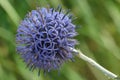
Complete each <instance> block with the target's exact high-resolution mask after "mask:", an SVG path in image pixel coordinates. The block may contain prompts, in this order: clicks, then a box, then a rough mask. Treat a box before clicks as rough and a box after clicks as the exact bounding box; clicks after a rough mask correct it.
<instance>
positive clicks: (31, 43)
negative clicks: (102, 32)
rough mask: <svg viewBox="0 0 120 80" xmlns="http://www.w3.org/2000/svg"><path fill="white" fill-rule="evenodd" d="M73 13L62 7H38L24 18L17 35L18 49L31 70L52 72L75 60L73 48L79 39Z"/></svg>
mask: <svg viewBox="0 0 120 80" xmlns="http://www.w3.org/2000/svg"><path fill="white" fill-rule="evenodd" d="M75 35H76V32H75V25H74V24H72V20H71V16H70V15H69V14H68V12H66V13H65V14H64V12H63V10H62V9H61V8H60V7H58V8H57V9H56V10H55V9H53V8H50V9H48V8H38V9H36V10H32V11H31V12H29V13H28V14H27V15H26V17H25V18H24V20H23V21H21V23H20V25H19V27H18V30H17V34H16V42H17V52H18V53H19V54H20V55H21V57H22V58H23V59H24V61H25V63H26V64H27V66H28V67H29V68H30V70H34V69H38V70H41V69H42V70H44V71H45V72H46V71H48V72H49V71H50V70H52V69H59V67H60V66H61V65H62V64H63V63H64V62H65V61H68V60H70V59H73V54H72V51H71V50H70V47H71V48H74V46H75V44H76V41H75V40H74V39H72V38H73V37H74V36H75Z"/></svg>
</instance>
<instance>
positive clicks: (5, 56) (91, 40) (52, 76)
mask: <svg viewBox="0 0 120 80" xmlns="http://www.w3.org/2000/svg"><path fill="white" fill-rule="evenodd" d="M59 4H60V5H62V7H63V9H71V13H72V14H73V15H74V16H75V17H77V19H76V20H74V22H73V23H75V24H76V26H77V28H76V30H77V32H78V33H79V35H78V36H77V37H75V38H76V39H77V40H78V42H79V44H78V45H77V46H76V48H80V49H81V50H82V52H83V53H84V54H86V55H87V56H89V57H91V58H93V59H94V60H96V61H97V62H98V63H99V64H101V65H102V66H104V67H105V68H107V69H108V70H110V71H112V72H113V73H115V74H117V75H120V0H0V80H108V79H109V78H108V77H106V76H105V75H103V73H101V71H99V70H97V69H96V68H94V67H92V66H91V65H90V64H88V63H86V62H84V61H83V60H81V59H79V58H77V57H76V58H75V62H67V63H66V64H64V65H63V66H62V67H61V69H60V74H59V75H58V74H57V71H52V72H50V73H48V74H47V75H46V76H44V74H43V73H41V76H40V77H38V75H37V72H36V71H34V72H31V71H29V69H26V68H25V64H24V62H23V61H22V59H20V56H19V55H17V54H16V50H15V34H16V30H17V27H18V25H19V23H20V21H21V20H22V19H23V18H24V17H25V15H26V13H28V12H29V11H31V10H33V9H36V7H39V6H40V7H48V5H49V6H50V7H55V8H56V7H57V6H58V5H59ZM109 80H111V79H109Z"/></svg>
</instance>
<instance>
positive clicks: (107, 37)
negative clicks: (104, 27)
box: [101, 31, 120, 60]
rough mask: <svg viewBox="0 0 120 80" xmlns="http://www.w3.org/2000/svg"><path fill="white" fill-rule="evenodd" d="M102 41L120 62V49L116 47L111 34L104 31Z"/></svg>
mask: <svg viewBox="0 0 120 80" xmlns="http://www.w3.org/2000/svg"><path fill="white" fill-rule="evenodd" d="M101 39H102V41H103V43H104V46H105V48H106V49H108V50H109V51H110V52H112V54H113V55H114V56H115V57H116V58H117V59H119V60H120V57H119V56H120V51H119V47H118V46H117V45H116V43H115V41H114V39H113V38H112V36H111V35H110V34H109V32H107V31H104V33H103V35H101Z"/></svg>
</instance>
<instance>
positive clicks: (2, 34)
mask: <svg viewBox="0 0 120 80" xmlns="http://www.w3.org/2000/svg"><path fill="white" fill-rule="evenodd" d="M0 37H1V38H3V39H4V40H6V41H9V42H10V43H12V44H14V37H13V34H12V33H11V32H9V31H7V30H6V29H4V28H2V27H0Z"/></svg>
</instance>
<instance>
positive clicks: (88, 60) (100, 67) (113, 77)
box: [70, 48, 120, 80]
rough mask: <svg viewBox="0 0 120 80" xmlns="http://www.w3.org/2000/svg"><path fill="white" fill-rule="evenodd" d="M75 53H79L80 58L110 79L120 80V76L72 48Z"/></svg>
mask: <svg viewBox="0 0 120 80" xmlns="http://www.w3.org/2000/svg"><path fill="white" fill-rule="evenodd" d="M70 49H71V50H72V51H73V52H75V53H79V57H80V58H81V59H82V60H84V61H86V62H88V63H90V64H91V65H92V66H94V67H96V68H97V69H98V70H100V71H101V72H103V73H104V74H105V75H107V76H108V77H110V78H112V79H116V80H120V78H118V76H117V75H116V74H114V73H112V72H110V71H109V70H107V69H105V68H104V67H102V66H101V65H100V64H98V63H97V62H95V61H94V60H93V59H91V58H89V57H87V56H86V55H84V54H83V53H82V52H81V51H80V50H76V49H73V48H70Z"/></svg>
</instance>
